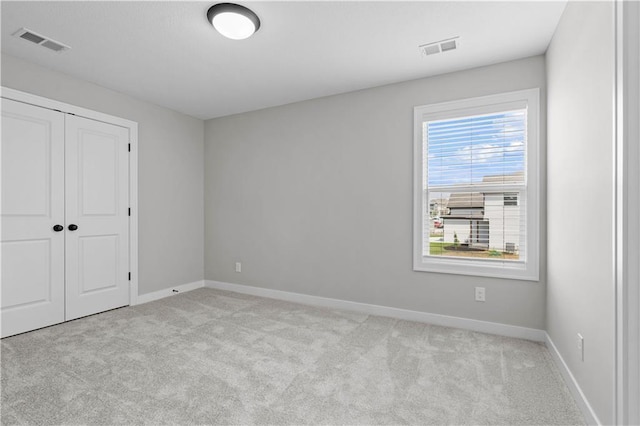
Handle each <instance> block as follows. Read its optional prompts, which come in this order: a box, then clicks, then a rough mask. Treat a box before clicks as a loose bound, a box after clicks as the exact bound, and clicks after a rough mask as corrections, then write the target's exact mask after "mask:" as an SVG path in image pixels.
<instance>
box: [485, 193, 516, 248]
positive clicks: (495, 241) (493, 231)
mask: <svg viewBox="0 0 640 426" xmlns="http://www.w3.org/2000/svg"><path fill="white" fill-rule="evenodd" d="M521 202H522V197H520V196H518V204H520V203H521ZM521 207H522V206H520V205H517V206H505V205H504V194H503V193H494V194H485V198H484V218H485V220H488V221H489V248H490V249H495V250H499V251H503V250H505V248H506V244H507V243H513V244H514V245H515V248H516V250H519V248H520V226H521V224H520V222H521V221H520V219H521V217H520V216H521V215H520V209H521ZM523 219H524V218H523Z"/></svg>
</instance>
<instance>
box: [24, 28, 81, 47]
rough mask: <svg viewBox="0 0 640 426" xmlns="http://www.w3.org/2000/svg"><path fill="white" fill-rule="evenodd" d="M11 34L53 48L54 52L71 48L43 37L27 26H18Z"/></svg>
mask: <svg viewBox="0 0 640 426" xmlns="http://www.w3.org/2000/svg"><path fill="white" fill-rule="evenodd" d="M13 35H14V36H15V37H18V38H21V39H23V40H27V41H30V42H31V43H35V44H37V45H38V46H42V47H45V48H47V49H49V50H53V51H54V52H64V51H65V50H69V49H71V47H69V46H67V45H66V44H64V43H60V42H59V41H55V40H53V39H50V38H49V37H45V36H43V35H42V34H38V33H36V32H33V31H31V30H30V29H27V28H20V29H19V30H18V31H16V32H15V33H13Z"/></svg>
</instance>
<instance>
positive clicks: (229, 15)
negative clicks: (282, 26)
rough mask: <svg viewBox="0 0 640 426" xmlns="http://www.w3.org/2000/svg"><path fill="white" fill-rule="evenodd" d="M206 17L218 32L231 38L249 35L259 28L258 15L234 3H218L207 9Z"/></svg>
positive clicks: (235, 38)
mask: <svg viewBox="0 0 640 426" xmlns="http://www.w3.org/2000/svg"><path fill="white" fill-rule="evenodd" d="M207 19H209V22H211V25H213V28H215V29H216V30H217V31H218V32H219V33H220V34H222V35H223V36H225V37H227V38H230V39H233V40H243V39H245V38H248V37H251V35H252V34H253V33H255V32H256V31H258V28H260V19H259V18H258V15H256V14H255V13H253V11H251V10H250V9H247V8H246V7H244V6H240V5H239V4H235V3H218V4H216V5H213V6H211V7H210V8H209V10H208V11H207Z"/></svg>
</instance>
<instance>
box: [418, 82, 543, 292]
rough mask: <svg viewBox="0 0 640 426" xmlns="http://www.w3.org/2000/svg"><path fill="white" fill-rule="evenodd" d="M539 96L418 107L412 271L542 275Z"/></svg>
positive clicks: (503, 96) (494, 97) (529, 92)
mask: <svg viewBox="0 0 640 426" xmlns="http://www.w3.org/2000/svg"><path fill="white" fill-rule="evenodd" d="M538 99H539V92H538V89H531V90H523V91H518V92H511V93H504V94H499V95H492V96H485V97H482V98H474V99H466V100H461V101H454V102H446V103H440V104H433V105H425V106H420V107H416V108H415V117H414V121H415V152H414V157H415V158H414V162H415V164H414V173H415V181H414V198H415V202H414V204H415V211H414V270H416V271H432V272H443V273H453V274H464V275H480V276H491V277H501V278H515V279H523V280H534V281H537V280H538V275H539V270H538V269H539V267H538V262H539V260H538V258H539V249H538V237H539V236H538V229H539V223H538V216H539V214H538V211H539V196H538V180H539V176H538V145H539V142H538V126H539V124H538V116H539V100H538Z"/></svg>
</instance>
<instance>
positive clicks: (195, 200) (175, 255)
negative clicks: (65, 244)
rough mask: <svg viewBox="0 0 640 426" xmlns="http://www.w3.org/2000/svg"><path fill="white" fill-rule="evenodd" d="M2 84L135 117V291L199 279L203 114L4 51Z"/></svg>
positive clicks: (201, 229)
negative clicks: (146, 99)
mask: <svg viewBox="0 0 640 426" xmlns="http://www.w3.org/2000/svg"><path fill="white" fill-rule="evenodd" d="M2 85H3V86H5V87H10V88H12V89H17V90H21V91H24V92H29V93H33V94H36V95H40V96H44V97H47V98H50V99H55V100H58V101H62V102H66V103H70V104H73V105H77V106H80V107H85V108H89V109H92V110H95V111H99V112H103V113H106V114H111V115H115V116H118V117H122V118H126V119H129V120H133V121H137V122H138V140H139V151H138V155H139V162H138V185H139V186H138V203H139V209H140V211H139V234H138V236H139V268H140V276H139V288H138V292H139V294H145V293H149V292H153V291H156V290H161V289H165V288H168V287H171V286H175V285H179V284H184V283H188V282H192V281H198V280H202V279H203V234H204V232H203V228H204V218H203V211H204V207H203V175H204V170H203V167H204V164H203V161H202V155H203V139H204V122H203V121H202V120H198V119H195V118H192V117H188V116H186V115H183V114H180V113H177V112H174V111H171V110H169V109H166V108H162V107H158V106H155V105H151V104H149V103H146V102H143V101H139V100H136V99H133V98H131V97H129V96H126V95H123V94H120V93H117V92H114V91H112V90H109V89H105V88H103V87H100V86H97V85H95V84H92V83H88V82H86V81H82V80H78V79H75V78H73V77H70V76H68V75H65V74H61V73H58V72H54V71H51V70H48V69H45V68H42V67H40V66H37V65H34V64H32V63H29V62H25V61H23V60H21V59H18V58H15V57H12V56H8V55H4V54H3V55H2Z"/></svg>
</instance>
